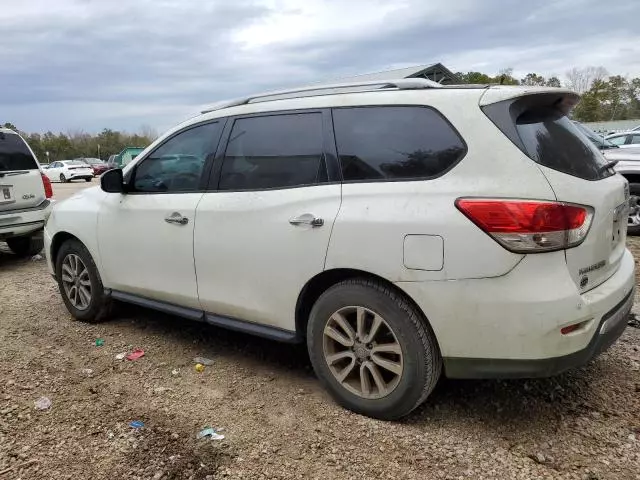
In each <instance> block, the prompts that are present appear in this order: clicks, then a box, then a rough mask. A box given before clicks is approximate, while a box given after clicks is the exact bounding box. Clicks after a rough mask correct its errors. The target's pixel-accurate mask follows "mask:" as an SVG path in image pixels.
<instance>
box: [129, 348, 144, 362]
mask: <svg viewBox="0 0 640 480" xmlns="http://www.w3.org/2000/svg"><path fill="white" fill-rule="evenodd" d="M140 357H144V350H142V349H141V348H137V349H135V350H134V351H133V352H131V353H130V354H129V355H127V360H138V359H139V358H140Z"/></svg>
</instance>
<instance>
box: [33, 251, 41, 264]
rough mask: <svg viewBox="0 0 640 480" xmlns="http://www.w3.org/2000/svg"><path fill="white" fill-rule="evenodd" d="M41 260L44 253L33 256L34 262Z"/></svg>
mask: <svg viewBox="0 0 640 480" xmlns="http://www.w3.org/2000/svg"><path fill="white" fill-rule="evenodd" d="M40 260H42V255H40V254H39V253H38V254H36V255H34V256H33V257H31V261H32V262H39V261H40Z"/></svg>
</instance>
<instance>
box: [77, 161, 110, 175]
mask: <svg viewBox="0 0 640 480" xmlns="http://www.w3.org/2000/svg"><path fill="white" fill-rule="evenodd" d="M78 160H82V161H83V162H84V163H86V164H89V165H91V168H92V169H93V176H94V177H97V176H99V175H102V174H103V173H104V172H106V171H107V170H110V168H109V166H108V165H107V164H106V163H105V162H103V161H102V160H100V159H99V158H79V159H78Z"/></svg>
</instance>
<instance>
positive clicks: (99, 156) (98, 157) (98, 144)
mask: <svg viewBox="0 0 640 480" xmlns="http://www.w3.org/2000/svg"><path fill="white" fill-rule="evenodd" d="M98 158H99V159H100V144H98ZM100 160H102V159H100Z"/></svg>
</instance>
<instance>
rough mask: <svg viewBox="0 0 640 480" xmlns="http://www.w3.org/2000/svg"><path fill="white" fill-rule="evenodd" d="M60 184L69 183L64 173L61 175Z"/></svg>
mask: <svg viewBox="0 0 640 480" xmlns="http://www.w3.org/2000/svg"><path fill="white" fill-rule="evenodd" d="M60 182H61V183H67V177H65V176H64V173H61V174H60Z"/></svg>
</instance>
